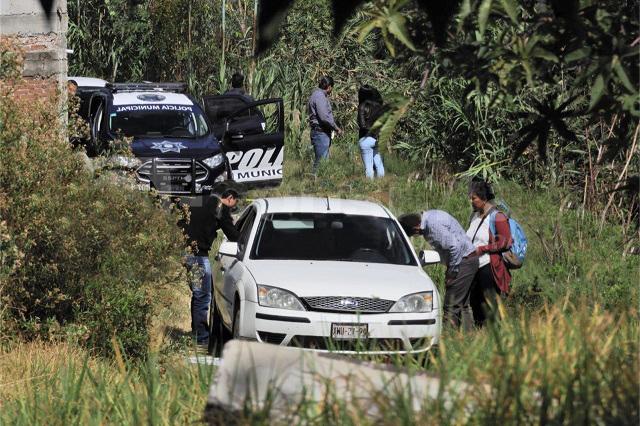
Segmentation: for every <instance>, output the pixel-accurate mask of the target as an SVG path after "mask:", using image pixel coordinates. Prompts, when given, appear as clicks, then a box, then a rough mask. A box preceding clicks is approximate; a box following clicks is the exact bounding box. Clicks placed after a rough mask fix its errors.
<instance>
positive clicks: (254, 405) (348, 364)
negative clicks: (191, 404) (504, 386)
mask: <svg viewBox="0 0 640 426" xmlns="http://www.w3.org/2000/svg"><path fill="white" fill-rule="evenodd" d="M443 386H444V388H443V389H442V390H441V387H443ZM469 389H470V386H469V385H468V384H466V383H464V382H457V381H450V382H447V384H446V385H444V384H443V383H442V382H441V380H440V379H439V378H438V377H435V376H431V375H427V374H426V373H420V374H409V373H408V372H407V371H402V370H400V369H397V368H394V367H388V366H385V365H377V364H370V363H363V362H360V361H358V360H354V359H352V358H346V357H343V356H337V355H332V354H320V353H316V352H311V351H306V350H303V349H298V348H289V347H283V346H276V345H268V344H263V343H256V342H247V341H240V340H232V341H231V342H229V343H227V345H225V347H224V351H223V358H222V365H221V367H220V368H218V370H217V371H216V373H215V377H214V381H213V384H212V385H211V389H210V392H209V397H208V401H207V406H206V409H205V419H206V420H207V421H208V423H209V424H211V425H218V424H230V423H233V422H231V421H230V420H229V419H233V418H237V416H238V413H241V412H242V411H243V410H244V409H245V408H246V407H249V408H250V409H251V410H253V411H259V410H262V409H264V408H265V407H270V408H269V413H268V418H269V420H272V421H283V420H285V418H286V419H287V420H289V421H293V422H296V418H299V416H298V414H297V413H296V412H295V409H296V407H300V406H301V405H300V404H301V403H302V402H303V401H306V402H307V403H308V402H309V401H311V402H312V404H320V405H322V404H327V403H328V401H327V396H328V395H334V396H335V397H336V398H339V400H340V402H341V403H346V404H349V405H350V406H351V407H352V408H354V409H355V410H356V411H355V412H360V413H363V414H364V415H365V416H367V417H369V418H370V419H371V420H374V421H375V419H376V418H377V417H378V416H379V415H380V413H381V410H383V409H384V407H383V406H381V405H380V403H379V402H380V401H381V398H380V395H385V396H386V397H388V398H391V399H393V398H394V397H396V396H398V395H404V398H406V399H407V400H408V401H410V404H411V407H413V409H414V410H415V411H416V412H418V411H420V410H422V409H424V408H425V404H428V403H429V401H433V400H435V399H437V398H438V396H439V393H440V392H441V391H442V392H444V394H443V395H444V398H445V401H446V402H445V404H446V405H447V404H448V405H449V406H450V405H451V404H452V403H453V400H454V399H455V397H456V396H461V395H463V394H465V392H467V391H468V390H469ZM441 397H442V395H441ZM387 401H389V399H387ZM306 406H307V407H308V405H306Z"/></svg>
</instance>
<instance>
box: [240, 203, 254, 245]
mask: <svg viewBox="0 0 640 426" xmlns="http://www.w3.org/2000/svg"><path fill="white" fill-rule="evenodd" d="M255 219H256V209H255V208H253V207H252V208H251V209H250V210H249V212H248V214H247V215H246V216H245V217H244V218H243V220H242V222H240V221H238V222H239V223H238V225H237V226H238V229H239V230H240V237H239V238H238V252H240V253H244V250H245V248H246V247H247V243H248V242H249V235H250V234H251V228H253V222H254V221H255Z"/></svg>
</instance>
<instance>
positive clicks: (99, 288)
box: [0, 44, 186, 357]
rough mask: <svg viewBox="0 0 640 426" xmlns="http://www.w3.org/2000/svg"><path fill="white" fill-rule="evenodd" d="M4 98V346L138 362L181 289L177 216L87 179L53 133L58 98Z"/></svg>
mask: <svg viewBox="0 0 640 426" xmlns="http://www.w3.org/2000/svg"><path fill="white" fill-rule="evenodd" d="M2 49H3V57H4V56H9V54H10V53H11V52H12V53H11V54H14V55H16V57H19V56H20V52H17V51H15V50H13V49H12V46H11V45H8V44H3V45H2ZM19 63H20V61H16V63H15V65H16V66H17V65H19ZM7 69H10V67H7ZM19 75H20V73H17V74H16V73H15V72H13V71H11V70H10V72H7V73H4V74H3V75H2V76H1V77H4V81H5V82H6V81H7V80H6V79H7V78H18V79H19V78H20V77H19ZM12 76H13V77H12ZM0 90H1V91H2V92H1V94H0V96H1V97H2V99H3V102H2V103H1V104H0V146H1V147H2V148H1V149H0V218H1V219H0V346H5V347H6V346H8V345H11V344H12V343H15V342H16V341H17V340H45V341H47V340H49V341H59V340H69V341H72V342H75V343H76V344H79V345H83V346H86V347H88V348H91V350H92V351H94V352H95V353H96V354H101V355H111V354H112V353H113V351H114V348H115V347H116V346H120V347H121V349H122V350H124V352H125V353H126V354H127V355H128V356H131V357H144V356H146V354H147V351H148V348H149V342H150V334H151V332H152V329H153V327H152V322H153V319H154V316H155V315H157V313H158V303H157V302H158V301H157V298H158V297H159V295H160V294H162V290H163V289H164V288H168V287H171V286H176V285H181V288H183V287H184V283H185V282H186V281H185V280H186V279H185V278H184V277H182V276H181V274H182V268H181V261H180V259H181V255H182V253H183V251H184V250H183V247H184V245H185V244H184V241H183V237H182V234H181V232H180V231H179V230H178V229H177V227H176V226H175V221H176V220H177V217H176V216H175V215H174V214H172V213H170V212H167V211H164V210H162V209H160V208H158V207H159V200H156V199H154V198H153V197H150V196H148V195H145V194H142V193H140V192H138V191H135V190H133V189H130V188H128V187H127V186H124V185H123V184H122V182H121V181H119V180H117V179H116V178H115V177H114V176H112V175H109V174H104V173H102V174H100V173H96V174H94V172H93V170H91V169H90V168H88V167H87V164H86V162H85V160H84V159H86V156H84V154H83V153H81V152H78V151H73V150H72V148H71V146H70V144H69V141H68V140H67V138H66V134H65V133H64V132H63V131H62V129H61V128H60V127H59V126H58V123H60V122H61V117H59V116H58V108H57V106H56V103H55V102H56V101H55V100H53V101H49V100H39V101H37V102H32V100H30V102H24V100H19V99H14V97H13V96H12V85H3V86H2V88H1V89H0Z"/></svg>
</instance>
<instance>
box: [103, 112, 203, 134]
mask: <svg viewBox="0 0 640 426" xmlns="http://www.w3.org/2000/svg"><path fill="white" fill-rule="evenodd" d="M109 130H110V131H111V132H112V133H122V134H123V135H124V136H127V137H132V136H138V137H140V136H145V137H183V138H195V137H202V136H205V135H206V134H207V133H208V131H209V128H208V127H207V122H206V120H205V118H204V115H202V114H201V113H200V112H198V111H155V110H151V111H146V110H123V111H120V112H117V111H115V112H111V114H110V115H109Z"/></svg>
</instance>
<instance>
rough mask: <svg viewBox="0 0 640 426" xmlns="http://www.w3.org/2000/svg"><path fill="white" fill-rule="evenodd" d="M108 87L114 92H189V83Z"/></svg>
mask: <svg viewBox="0 0 640 426" xmlns="http://www.w3.org/2000/svg"><path fill="white" fill-rule="evenodd" d="M106 87H107V88H108V89H110V90H111V91H112V92H141V91H157V92H177V93H183V92H186V90H187V83H107V85H106Z"/></svg>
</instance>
